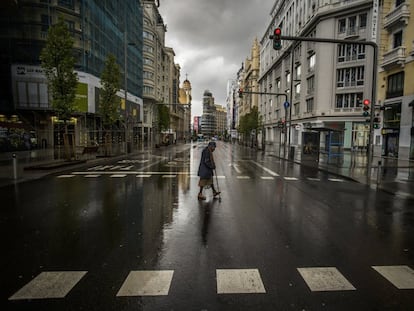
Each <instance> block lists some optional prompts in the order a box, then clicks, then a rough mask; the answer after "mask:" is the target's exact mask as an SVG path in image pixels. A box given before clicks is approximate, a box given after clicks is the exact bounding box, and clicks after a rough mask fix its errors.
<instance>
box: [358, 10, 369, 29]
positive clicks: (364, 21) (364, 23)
mask: <svg viewBox="0 0 414 311" xmlns="http://www.w3.org/2000/svg"><path fill="white" fill-rule="evenodd" d="M366 27H367V13H364V14H360V15H359V28H366Z"/></svg>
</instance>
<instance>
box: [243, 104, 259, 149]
mask: <svg viewBox="0 0 414 311" xmlns="http://www.w3.org/2000/svg"><path fill="white" fill-rule="evenodd" d="M261 123H262V122H261V116H260V115H259V110H258V109H257V107H253V108H252V109H251V111H250V112H249V113H247V114H245V115H244V116H242V117H241V118H240V120H239V128H238V131H239V132H240V133H242V134H243V135H244V139H245V142H246V143H247V138H248V137H249V135H250V134H251V133H252V131H253V130H254V132H255V140H256V141H257V132H258V129H259V128H260V127H261ZM252 145H253V143H252Z"/></svg>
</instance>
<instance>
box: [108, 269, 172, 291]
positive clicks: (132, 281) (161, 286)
mask: <svg viewBox="0 0 414 311" xmlns="http://www.w3.org/2000/svg"><path fill="white" fill-rule="evenodd" d="M173 275H174V271H173V270H164V271H131V272H130V273H129V275H128V277H127V278H126V280H125V281H124V283H123V284H122V286H121V288H120V289H119V291H118V293H117V294H116V295H117V296H118V297H119V296H166V295H168V292H169V291H170V286H171V281H172V278H173Z"/></svg>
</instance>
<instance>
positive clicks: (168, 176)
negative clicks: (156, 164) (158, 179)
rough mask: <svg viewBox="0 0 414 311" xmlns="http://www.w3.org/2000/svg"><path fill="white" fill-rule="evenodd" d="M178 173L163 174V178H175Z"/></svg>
mask: <svg viewBox="0 0 414 311" xmlns="http://www.w3.org/2000/svg"><path fill="white" fill-rule="evenodd" d="M175 177H177V175H162V178H175Z"/></svg>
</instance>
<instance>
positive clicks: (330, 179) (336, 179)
mask: <svg viewBox="0 0 414 311" xmlns="http://www.w3.org/2000/svg"><path fill="white" fill-rule="evenodd" d="M328 180H329V181H335V182H343V181H344V180H343V179H340V178H328Z"/></svg>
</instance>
